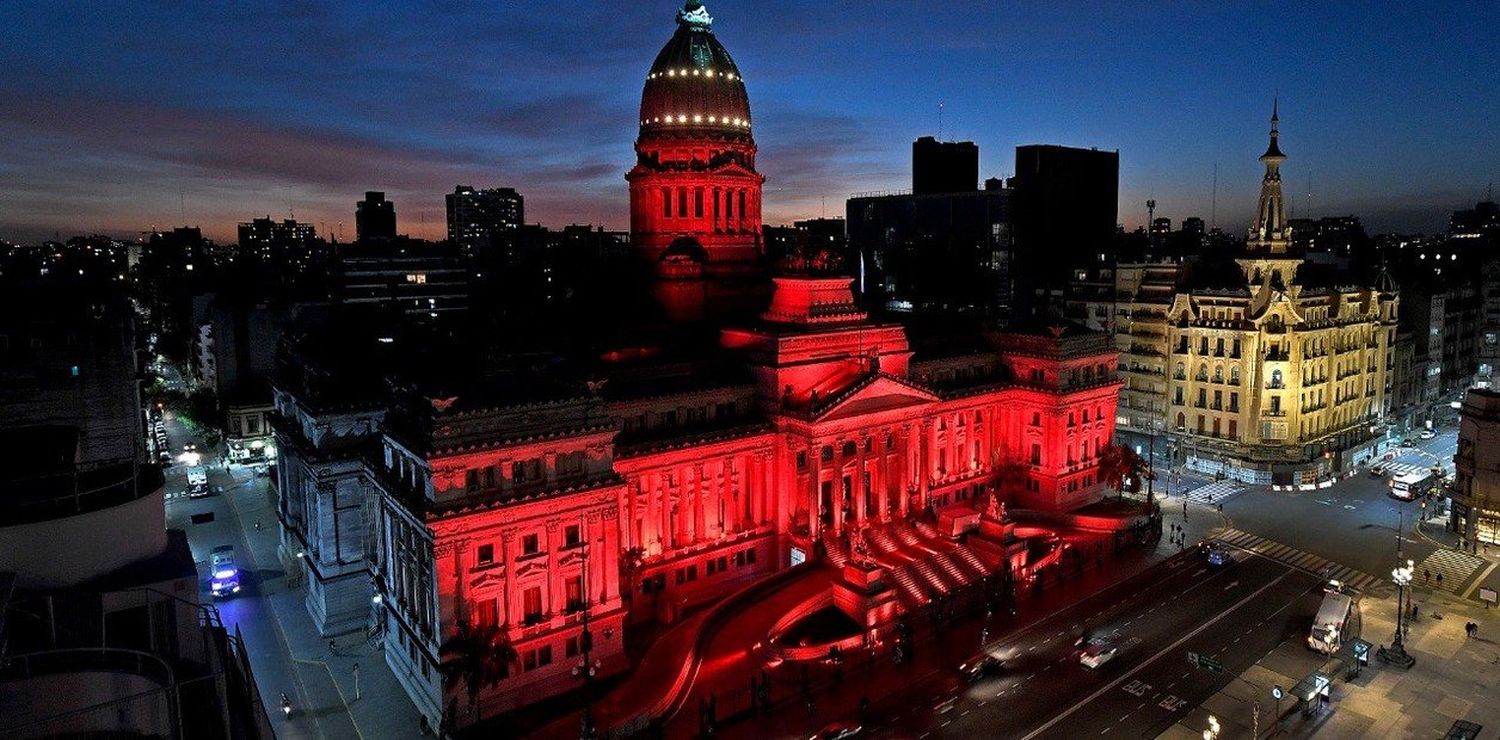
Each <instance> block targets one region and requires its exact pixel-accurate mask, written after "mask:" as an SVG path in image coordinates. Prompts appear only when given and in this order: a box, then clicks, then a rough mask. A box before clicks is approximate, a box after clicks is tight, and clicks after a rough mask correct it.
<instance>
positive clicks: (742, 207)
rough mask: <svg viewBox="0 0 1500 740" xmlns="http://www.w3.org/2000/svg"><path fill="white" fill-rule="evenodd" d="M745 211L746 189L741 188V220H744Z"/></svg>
mask: <svg viewBox="0 0 1500 740" xmlns="http://www.w3.org/2000/svg"><path fill="white" fill-rule="evenodd" d="M745 213H746V211H745V191H743V190H741V191H740V219H741V220H744V218H745Z"/></svg>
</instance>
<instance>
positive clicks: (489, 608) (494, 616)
mask: <svg viewBox="0 0 1500 740" xmlns="http://www.w3.org/2000/svg"><path fill="white" fill-rule="evenodd" d="M471 618H472V619H473V620H474V626H476V627H493V626H495V625H497V624H499V623H500V609H499V605H498V604H497V603H496V602H495V600H494V599H481V600H479V601H476V602H474V608H473V611H472V617H471Z"/></svg>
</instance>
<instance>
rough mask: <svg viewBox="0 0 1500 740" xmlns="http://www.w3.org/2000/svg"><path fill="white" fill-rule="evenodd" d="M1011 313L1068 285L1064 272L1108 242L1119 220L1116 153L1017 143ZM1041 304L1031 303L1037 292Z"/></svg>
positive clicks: (1084, 261)
mask: <svg viewBox="0 0 1500 740" xmlns="http://www.w3.org/2000/svg"><path fill="white" fill-rule="evenodd" d="M1011 186H1012V188H1013V190H1014V191H1015V195H1014V206H1013V212H1014V214H1015V221H1014V226H1015V243H1016V274H1017V276H1018V277H1020V278H1024V279H1022V280H1021V281H1020V282H1019V283H1018V285H1017V286H1016V291H1017V294H1016V299H1017V302H1018V304H1019V305H1018V306H1017V307H1016V309H1017V310H1018V311H1031V310H1035V309H1037V308H1039V307H1040V305H1042V304H1044V303H1046V302H1047V301H1048V300H1050V297H1051V296H1053V295H1055V294H1057V293H1059V292H1060V291H1061V290H1062V288H1063V286H1065V285H1066V284H1067V280H1068V275H1069V270H1070V269H1071V268H1075V267H1077V266H1078V265H1081V264H1088V263H1090V262H1091V261H1093V259H1094V258H1095V256H1096V255H1097V254H1098V253H1100V252H1101V251H1105V250H1107V249H1108V247H1109V246H1110V245H1111V243H1112V241H1113V239H1114V234H1115V226H1116V223H1117V222H1118V217H1119V197H1120V154H1119V152H1115V151H1100V150H1098V149H1077V148H1074V147H1066V146H1056V145H1051V144H1031V145H1027V146H1018V147H1016V174H1015V178H1014V180H1012V182H1011ZM1039 296H1040V297H1041V302H1040V303H1038V297H1039Z"/></svg>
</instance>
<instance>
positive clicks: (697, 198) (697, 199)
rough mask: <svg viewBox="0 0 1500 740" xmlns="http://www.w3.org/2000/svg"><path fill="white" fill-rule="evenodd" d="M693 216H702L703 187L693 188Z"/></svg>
mask: <svg viewBox="0 0 1500 740" xmlns="http://www.w3.org/2000/svg"><path fill="white" fill-rule="evenodd" d="M693 217H694V218H703V188H696V189H694V190H693Z"/></svg>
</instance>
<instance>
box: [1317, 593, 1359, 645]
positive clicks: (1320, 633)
mask: <svg viewBox="0 0 1500 740" xmlns="http://www.w3.org/2000/svg"><path fill="white" fill-rule="evenodd" d="M1353 610H1354V598H1353V597H1351V596H1349V594H1346V593H1344V592H1343V591H1341V590H1337V589H1329V590H1328V591H1327V592H1326V593H1324V594H1323V604H1322V605H1321V606H1319V607H1318V616H1317V617H1314V618H1313V625H1312V633H1311V634H1309V635H1308V636H1307V646H1308V647H1310V648H1312V649H1313V650H1316V651H1318V652H1320V653H1322V654H1324V655H1333V654H1334V653H1336V652H1338V651H1339V646H1340V645H1343V644H1344V623H1345V622H1348V621H1349V614H1350V612H1352V611H1353Z"/></svg>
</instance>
